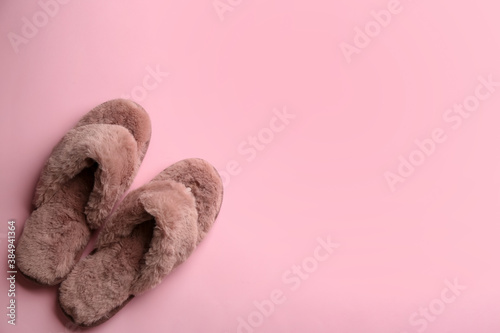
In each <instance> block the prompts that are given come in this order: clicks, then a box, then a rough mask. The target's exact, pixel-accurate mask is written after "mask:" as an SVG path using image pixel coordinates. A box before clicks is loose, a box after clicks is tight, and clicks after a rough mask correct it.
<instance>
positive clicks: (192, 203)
mask: <svg viewBox="0 0 500 333" xmlns="http://www.w3.org/2000/svg"><path fill="white" fill-rule="evenodd" d="M150 136H151V124H150V120H149V116H148V114H147V113H146V111H145V110H144V109H143V108H142V107H141V106H139V105H138V104H136V103H134V102H132V101H128V100H122V99H118V100H112V101H108V102H106V103H104V104H101V105H99V106H97V107H96V108H94V109H93V110H91V111H90V112H89V113H87V114H86V115H85V116H84V117H83V118H82V119H81V120H80V121H79V122H78V123H77V125H76V126H75V127H74V128H73V129H72V130H70V131H69V132H68V133H67V134H66V135H65V136H64V137H63V139H62V140H61V141H60V142H59V143H58V145H57V146H56V147H55V148H54V150H53V151H52V154H51V155H50V157H49V159H48V161H47V163H46V164H45V166H44V168H43V170H42V173H41V176H40V179H39V181H38V184H37V185H36V189H35V196H34V199H33V204H34V211H33V212H32V213H31V215H30V217H29V218H28V220H27V221H26V223H25V226H24V230H23V233H22V235H21V238H20V240H19V244H18V248H17V265H18V269H19V270H20V271H21V272H22V274H23V275H25V276H26V277H27V278H29V279H31V280H33V281H35V282H38V283H39V284H43V285H57V284H59V283H60V286H59V292H58V301H59V304H60V306H61V308H62V310H63V312H64V313H65V314H66V316H68V317H69V318H70V319H71V320H72V321H73V322H74V323H75V324H77V325H79V326H95V325H98V324H100V323H102V322H104V321H106V320H107V319H109V318H110V317H111V316H113V315H114V314H115V313H116V312H118V311H119V310H120V309H121V308H122V307H123V306H125V304H127V302H128V301H130V300H131V299H132V298H133V297H134V296H136V295H138V294H141V293H143V292H145V291H147V290H149V289H152V288H154V287H155V286H156V285H158V284H159V283H160V282H161V281H162V279H163V278H164V277H165V276H166V275H167V274H168V273H169V272H170V271H171V270H172V269H173V268H174V267H176V266H177V265H179V264H180V263H182V262H184V261H185V260H186V259H187V258H188V256H189V255H190V254H191V252H192V251H193V250H194V249H195V248H196V246H197V245H198V244H199V242H200V241H201V240H202V239H203V238H204V236H205V234H206V233H207V231H208V230H209V229H210V227H211V225H212V224H213V223H214V221H215V219H216V217H217V215H218V212H219V210H220V206H221V204H222V192H223V187H222V181H221V179H220V177H219V174H218V173H217V171H216V170H215V168H214V167H213V166H211V165H210V164H209V163H207V162H206V161H204V160H201V159H187V160H183V161H180V162H177V163H175V164H173V165H172V166H170V167H168V168H166V169H165V170H163V171H162V172H161V173H159V174H158V175H157V176H156V177H155V178H153V179H152V180H151V181H150V182H149V183H147V184H145V185H143V186H142V187H140V188H138V189H136V190H134V191H132V192H130V193H129V194H128V195H127V196H126V197H125V198H124V199H123V201H122V202H121V203H120V204H119V206H118V207H117V208H116V210H115V211H114V212H113V213H112V214H111V215H110V213H111V211H112V209H113V207H114V205H115V204H116V203H117V201H118V200H119V199H120V198H121V196H122V195H123V194H124V193H125V191H126V190H127V189H128V188H129V186H130V185H131V183H132V180H133V178H134V177H135V175H136V173H137V170H138V168H139V166H140V164H141V162H142V159H143V158H144V155H145V153H146V150H147V148H148V145H149V140H150ZM105 220H106V223H105V224H104V221H105ZM103 225H104V226H103ZM101 227H102V229H101V231H100V232H99V235H98V238H97V242H96V246H95V248H94V250H93V251H92V252H91V253H90V254H89V255H88V256H86V257H85V258H84V259H82V260H80V261H79V259H80V256H81V255H82V252H83V250H84V248H85V247H86V246H87V244H88V242H89V240H90V237H91V234H92V231H94V230H97V229H99V228H101Z"/></svg>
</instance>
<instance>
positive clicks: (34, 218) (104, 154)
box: [16, 99, 151, 285]
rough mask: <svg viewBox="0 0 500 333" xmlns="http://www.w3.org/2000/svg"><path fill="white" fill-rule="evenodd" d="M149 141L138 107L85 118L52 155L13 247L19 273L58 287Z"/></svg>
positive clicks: (117, 106)
mask: <svg viewBox="0 0 500 333" xmlns="http://www.w3.org/2000/svg"><path fill="white" fill-rule="evenodd" d="M150 137H151V123H150V120H149V116H148V114H147V113H146V111H144V109H143V108H142V107H141V106H139V105H138V104H136V103H134V102H132V101H128V100H122V99H118V100H112V101H108V102H106V103H103V104H101V105H99V106H97V107H96V108H94V109H93V110H91V111H90V112H89V113H87V114H86V115H85V116H84V117H83V118H82V119H81V120H80V121H79V122H78V123H77V124H76V126H75V127H74V128H73V129H72V130H70V131H69V132H68V133H67V134H66V135H65V136H64V137H63V138H62V140H61V141H60V142H59V143H58V144H57V146H56V147H55V148H54V150H53V151H52V153H51V155H50V157H49V159H48V161H47V162H46V164H45V166H44V168H43V170H42V173H41V175H40V178H39V180H38V183H37V185H36V189H35V196H34V199H33V205H34V211H33V212H32V213H31V216H30V217H29V218H28V219H27V221H26V223H25V225H24V230H23V233H22V235H21V238H20V240H19V245H18V247H17V252H16V253H17V266H18V269H19V270H20V271H21V272H22V273H23V274H24V275H25V276H26V277H28V278H30V279H31V280H34V281H36V282H38V283H40V284H45V285H55V284H58V283H59V282H61V281H62V280H63V279H64V278H65V277H66V276H67V275H68V273H69V272H70V271H71V269H72V268H73V267H74V265H75V263H76V261H77V260H78V259H79V257H80V255H81V253H82V251H83V249H84V248H85V246H86V245H87V243H88V241H89V239H90V235H91V231H92V230H94V229H97V228H99V227H101V226H102V223H103V221H104V220H105V219H106V217H107V216H108V215H109V214H110V212H111V210H112V208H113V206H114V205H115V203H116V202H117V200H118V199H120V198H121V196H122V195H123V193H125V191H126V190H127V189H128V187H129V186H130V184H131V183H132V180H133V178H134V176H135V174H136V172H137V170H138V168H139V165H140V164H141V162H142V159H143V157H144V154H145V153H146V150H147V148H148V145H149V139H150Z"/></svg>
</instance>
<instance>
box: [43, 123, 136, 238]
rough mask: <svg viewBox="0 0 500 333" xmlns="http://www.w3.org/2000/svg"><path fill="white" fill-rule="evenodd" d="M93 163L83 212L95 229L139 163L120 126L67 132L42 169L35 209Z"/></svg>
mask: <svg viewBox="0 0 500 333" xmlns="http://www.w3.org/2000/svg"><path fill="white" fill-rule="evenodd" d="M94 163H97V164H98V168H97V170H96V172H95V178H94V188H93V190H92V192H91V194H90V197H89V200H88V202H87V205H86V207H85V214H86V216H87V222H88V224H89V226H90V227H91V228H92V229H96V228H99V227H100V226H101V225H102V222H103V220H104V219H105V218H106V217H107V216H108V215H109V213H110V212H111V210H112V208H113V206H114V204H115V203H116V201H117V200H118V199H119V197H120V196H121V195H122V194H123V193H124V192H125V191H126V190H127V188H128V187H129V186H130V184H131V183H132V180H133V178H134V176H135V174H136V172H137V169H138V167H139V164H140V160H139V157H138V152H137V142H136V140H135V139H134V137H133V136H132V134H131V133H130V132H129V131H128V130H127V129H126V128H125V127H123V126H120V125H112V124H91V125H85V126H80V127H76V128H74V129H72V130H70V131H68V132H67V133H66V135H65V136H64V137H63V138H62V139H61V141H60V142H59V143H58V144H57V146H56V147H55V148H54V150H53V151H52V154H51V156H50V157H49V159H48V161H47V162H46V164H45V166H44V168H43V170H42V174H41V176H40V179H39V181H38V183H37V185H36V189H35V196H34V199H33V204H34V206H35V208H38V207H40V206H41V205H43V204H44V203H47V202H50V200H51V198H52V197H53V196H54V194H55V193H56V192H57V191H58V190H60V189H61V187H62V186H63V185H64V184H65V183H66V182H67V181H68V180H70V179H72V178H73V177H75V176H76V175H78V174H79V173H80V172H81V171H82V170H83V169H84V168H87V167H90V166H91V165H93V164H94Z"/></svg>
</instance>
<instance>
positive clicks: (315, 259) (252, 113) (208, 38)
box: [0, 0, 500, 333]
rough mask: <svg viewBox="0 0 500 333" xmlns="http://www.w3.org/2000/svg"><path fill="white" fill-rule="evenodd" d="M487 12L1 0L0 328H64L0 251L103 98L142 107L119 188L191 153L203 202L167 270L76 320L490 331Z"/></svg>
mask: <svg viewBox="0 0 500 333" xmlns="http://www.w3.org/2000/svg"><path fill="white" fill-rule="evenodd" d="M499 10H500V7H499V5H498V4H497V3H495V2H493V1H486V0H478V1H475V2H457V1H450V0H446V1H438V2H436V1H434V2H433V1H428V0H427V1H426V0H421V1H410V0H376V1H368V0H356V1H351V2H347V1H331V0H330V1H329V0H313V1H308V2H305V1H298V0H287V1H285V0H274V1H246V0H238V1H236V0H204V1H194V2H185V3H184V2H179V1H171V0H169V1H149V2H141V1H136V0H133V1H127V2H123V1H117V0H109V1H105V2H102V1H97V0H89V1H76V0H74V1H68V0H64V1H63V0H40V1H22V2H19V1H12V0H10V1H3V2H2V3H1V4H0V58H1V59H2V62H1V63H0V73H2V75H1V76H0V100H1V101H2V111H1V121H0V137H1V138H0V145H1V149H2V152H3V153H2V157H1V159H0V170H1V172H0V184H1V187H0V263H1V264H0V268H1V270H2V273H1V274H2V276H3V277H4V278H2V279H0V308H1V309H3V310H1V312H0V318H3V319H1V320H0V332H22V333H28V332H41V333H70V332H79V331H82V332H83V331H84V330H82V329H80V328H78V327H75V326H73V325H71V324H70V323H68V321H67V320H66V319H65V318H64V316H62V314H61V313H60V310H59V308H58V305H57V297H56V295H57V288H56V287H52V288H46V287H37V286H33V285H32V284H30V283H27V282H26V281H25V280H24V279H23V278H22V276H21V275H20V274H19V273H17V274H11V273H7V272H8V271H11V269H10V268H9V266H8V260H9V255H12V251H10V252H9V244H11V243H12V242H10V240H11V239H14V238H13V237H14V235H15V239H16V240H17V239H19V237H20V235H21V233H22V229H23V225H24V223H25V221H26V219H27V217H28V216H29V214H30V209H31V204H30V203H31V199H32V197H33V191H34V187H35V184H36V181H37V179H38V176H39V174H40V172H41V168H42V166H43V165H44V163H45V161H46V159H47V158H48V157H49V155H50V153H51V150H52V148H53V147H54V146H55V145H56V144H57V142H58V141H59V140H60V139H61V138H62V136H63V135H64V134H65V133H66V132H67V131H68V130H69V129H71V128H72V127H73V126H74V125H75V123H76V122H77V121H78V120H79V119H80V118H81V117H82V116H83V115H84V114H85V113H86V112H88V111H89V110H90V109H91V108H93V107H94V106H96V105H98V104H100V103H102V102H104V101H107V100H110V99H114V98H129V99H132V100H134V101H136V102H138V103H139V104H141V105H142V106H143V107H144V108H145V109H146V111H147V112H148V113H149V115H150V118H151V122H152V138H151V143H150V146H149V150H148V152H147V154H146V157H145V159H144V162H143V164H142V165H141V168H140V170H139V173H138V174H137V176H136V178H135V180H134V182H133V184H132V187H131V189H135V188H138V187H140V186H141V185H143V184H145V183H146V182H148V181H149V180H150V179H152V178H153V177H154V176H156V175H157V174H158V173H159V172H160V171H162V170H163V169H165V168H166V167H168V166H169V165H171V164H173V163H175V162H177V161H179V160H182V159H185V158H189V157H201V158H204V159H206V160H207V161H209V162H210V163H212V164H213V165H214V166H216V168H217V169H218V171H219V173H220V175H221V177H222V179H223V181H224V187H225V192H224V203H223V205H222V210H221V212H220V215H219V217H218V219H217V221H216V223H215V225H214V226H213V228H212V229H211V231H210V232H209V233H208V235H207V237H206V238H205V239H204V241H203V242H202V243H201V244H200V246H199V247H198V248H197V249H196V250H195V251H194V253H193V254H192V255H191V256H190V258H189V259H188V260H187V261H186V262H185V263H183V264H182V265H181V266H179V267H178V268H176V269H175V270H174V271H173V272H172V273H171V274H170V275H169V276H167V277H166V278H165V279H164V281H163V282H162V283H161V284H160V285H159V286H158V287H157V288H156V289H154V290H151V291H149V292H147V293H145V294H143V295H141V296H138V297H136V298H135V299H133V300H132V301H131V302H130V303H129V304H128V305H127V306H125V307H124V308H123V309H122V310H121V311H120V312H118V314H117V315H116V316H115V317H113V318H112V319H110V320H109V321H107V322H106V323H104V324H102V325H100V326H97V327H95V328H92V329H89V330H85V331H89V332H123V333H126V332H182V333H189V332H193V333H194V332H205V333H212V332H213V333H215V332H223V333H265V332H297V333H302V332H318V333H319V332H325V333H326V332H337V333H364V332H372V333H422V332H426V333H471V332H482V333H498V332H500V316H498V309H499V306H500V300H499V297H500V286H499V284H498V281H499V280H500V269H499V268H498V264H497V262H498V255H499V254H500V242H498V235H499V234H500V223H499V221H500V209H499V208H500V207H499V206H500V171H499V170H500V158H499V156H500V148H499V147H500V131H499V130H498V128H499V126H500V112H499V110H500V65H499V59H500V37H499V35H498V31H500V20H498V12H499ZM11 220H15V224H14V223H11V224H9V221H11ZM11 225H15V230H14V233H9V232H12V229H13V228H11V230H9V226H11ZM13 244H16V243H15V242H13ZM11 249H12V247H11ZM12 275H13V276H14V278H13V279H7V278H10V277H11V276H12ZM12 301H13V302H12ZM11 304H14V307H12V306H11ZM9 307H10V308H9ZM14 324H15V325H14Z"/></svg>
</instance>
